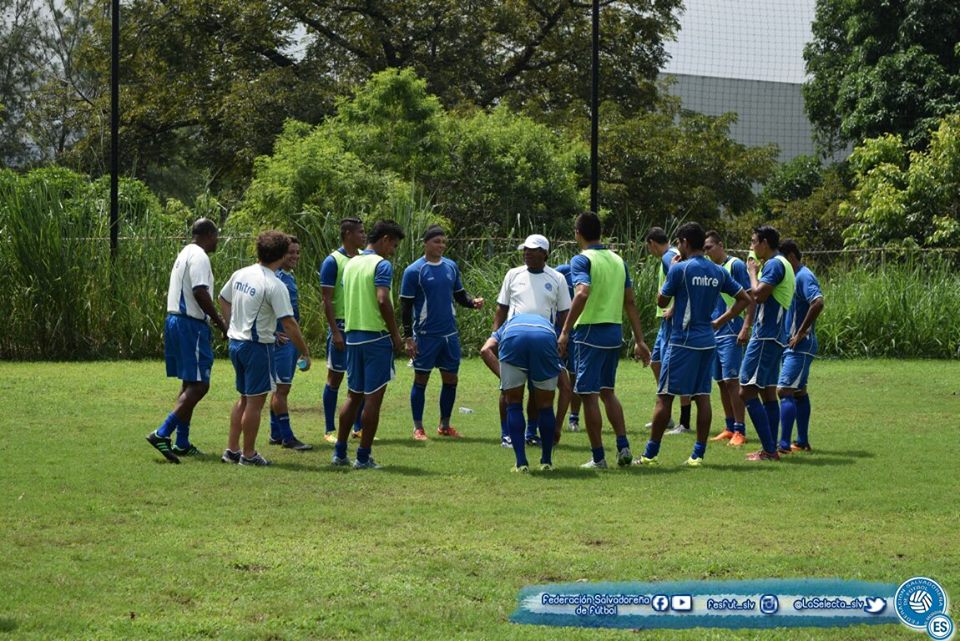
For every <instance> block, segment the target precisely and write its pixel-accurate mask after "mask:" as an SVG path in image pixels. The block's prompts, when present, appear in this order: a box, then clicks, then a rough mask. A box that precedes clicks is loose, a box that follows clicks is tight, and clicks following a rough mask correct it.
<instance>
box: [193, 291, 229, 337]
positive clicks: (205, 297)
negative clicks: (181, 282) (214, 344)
mask: <svg viewBox="0 0 960 641" xmlns="http://www.w3.org/2000/svg"><path fill="white" fill-rule="evenodd" d="M193 298H194V299H195V300H196V301H197V305H199V306H200V309H202V310H203V313H204V314H206V315H207V316H209V317H210V320H212V321H213V324H214V325H216V326H217V327H218V328H219V329H220V332H221V333H223V336H224V338H226V336H227V324H226V323H225V322H224V321H223V318H221V317H220V314H219V313H217V308H216V306H214V304H213V299H212V298H210V290H209V289H207V288H206V287H194V288H193Z"/></svg>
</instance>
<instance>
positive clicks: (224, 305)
mask: <svg viewBox="0 0 960 641" xmlns="http://www.w3.org/2000/svg"><path fill="white" fill-rule="evenodd" d="M217 302H218V303H220V313H221V314H222V315H223V317H224V318H230V313H231V311H233V305H231V304H230V301H228V300H227V299H226V298H224V297H223V296H219V297H218V298H217Z"/></svg>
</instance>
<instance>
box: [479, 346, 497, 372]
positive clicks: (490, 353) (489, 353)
mask: <svg viewBox="0 0 960 641" xmlns="http://www.w3.org/2000/svg"><path fill="white" fill-rule="evenodd" d="M480 358H481V359H482V360H483V364H484V365H486V366H487V367H488V368H489V369H490V371H491V372H493V373H494V374H495V375H496V377H497V378H500V357H499V344H498V343H497V339H495V338H493V337H492V336H491V337H490V338H488V339H487V342H486V343H484V344H483V347H481V348H480Z"/></svg>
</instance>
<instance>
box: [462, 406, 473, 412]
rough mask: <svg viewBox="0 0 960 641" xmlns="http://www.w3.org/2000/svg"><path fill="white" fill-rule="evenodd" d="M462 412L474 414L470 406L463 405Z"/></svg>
mask: <svg viewBox="0 0 960 641" xmlns="http://www.w3.org/2000/svg"><path fill="white" fill-rule="evenodd" d="M460 413H461V414H473V410H472V409H470V408H469V407H461V408H460Z"/></svg>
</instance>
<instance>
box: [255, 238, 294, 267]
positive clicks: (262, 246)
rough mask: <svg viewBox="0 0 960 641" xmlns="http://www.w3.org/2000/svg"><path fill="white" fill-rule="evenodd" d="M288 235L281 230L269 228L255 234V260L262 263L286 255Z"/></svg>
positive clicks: (288, 243)
mask: <svg viewBox="0 0 960 641" xmlns="http://www.w3.org/2000/svg"><path fill="white" fill-rule="evenodd" d="M289 248H290V237H289V236H287V235H286V234H284V233H283V232H282V231H277V230H275V229H271V230H270V231H265V232H263V233H261V234H260V235H259V236H257V260H259V261H260V262H261V263H263V264H264V265H269V264H270V263H274V262H276V261H278V260H280V259H281V258H283V257H284V256H286V255H287V249H289Z"/></svg>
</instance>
